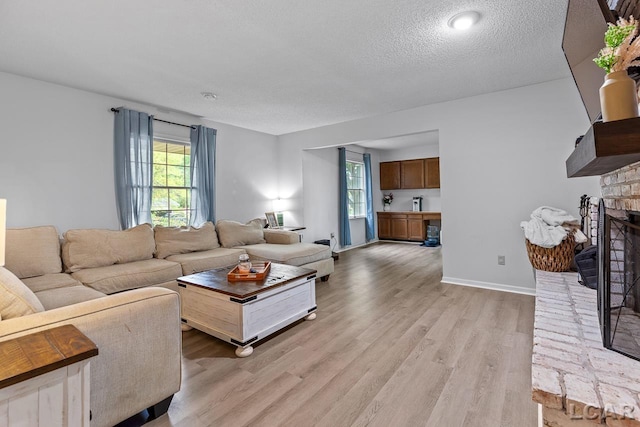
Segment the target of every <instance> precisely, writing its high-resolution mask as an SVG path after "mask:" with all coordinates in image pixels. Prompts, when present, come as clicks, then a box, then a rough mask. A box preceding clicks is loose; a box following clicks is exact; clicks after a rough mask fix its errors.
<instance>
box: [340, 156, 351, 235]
mask: <svg viewBox="0 0 640 427" xmlns="http://www.w3.org/2000/svg"><path fill="white" fill-rule="evenodd" d="M338 169H339V170H340V180H339V182H340V245H341V246H343V247H344V246H349V245H351V228H350V227H349V201H348V200H347V198H348V194H347V153H346V151H345V149H344V147H340V148H338Z"/></svg>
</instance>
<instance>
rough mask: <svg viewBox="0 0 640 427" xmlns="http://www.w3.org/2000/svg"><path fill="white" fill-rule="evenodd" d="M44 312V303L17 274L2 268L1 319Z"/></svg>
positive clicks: (0, 273)
mask: <svg viewBox="0 0 640 427" xmlns="http://www.w3.org/2000/svg"><path fill="white" fill-rule="evenodd" d="M41 311H44V307H43V306H42V303H41V302H40V300H39V299H38V297H36V294H34V293H33V292H32V291H31V289H29V288H28V287H27V285H25V284H24V283H23V282H22V280H20V279H18V278H17V277H16V275H15V274H13V273H12V272H10V271H9V270H7V269H6V268H4V267H0V317H1V318H2V319H11V318H14V317H21V316H25V315H27V314H33V313H39V312H41Z"/></svg>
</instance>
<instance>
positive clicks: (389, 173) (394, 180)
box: [380, 162, 400, 190]
mask: <svg viewBox="0 0 640 427" xmlns="http://www.w3.org/2000/svg"><path fill="white" fill-rule="evenodd" d="M398 188H400V162H381V163H380V189H381V190H397V189H398Z"/></svg>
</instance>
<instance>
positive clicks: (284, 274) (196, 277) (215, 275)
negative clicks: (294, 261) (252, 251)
mask: <svg viewBox="0 0 640 427" xmlns="http://www.w3.org/2000/svg"><path fill="white" fill-rule="evenodd" d="M233 267H235V266H231V267H222V268H216V269H214V270H209V271H203V272H202V273H196V274H190V275H188V276H183V277H179V278H178V284H185V285H194V286H199V287H201V288H206V289H210V290H213V291H216V292H220V293H222V294H226V295H230V296H233V297H236V298H240V299H244V298H247V297H250V296H252V295H256V294H259V293H261V292H265V291H267V290H270V289H273V288H276V287H278V286H284V285H286V284H287V283H290V282H292V281H294V280H296V279H299V278H301V277H309V278H311V277H315V274H316V270H312V269H310V268H304V267H295V266H292V265H285V264H276V263H274V262H272V263H271V270H270V271H269V276H268V277H267V278H266V279H265V280H264V281H259V282H249V281H242V282H229V281H228V280H227V273H229V272H230V271H231V269H233Z"/></svg>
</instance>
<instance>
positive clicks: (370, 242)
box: [333, 240, 377, 253]
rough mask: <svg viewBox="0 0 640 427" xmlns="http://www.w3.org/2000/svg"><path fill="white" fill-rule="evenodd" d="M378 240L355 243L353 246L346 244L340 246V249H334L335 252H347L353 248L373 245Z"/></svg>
mask: <svg viewBox="0 0 640 427" xmlns="http://www.w3.org/2000/svg"><path fill="white" fill-rule="evenodd" d="M376 242H377V240H371V241H369V242H366V243H361V244H359V245H353V246H351V245H349V246H345V247H344V248H343V247H340V249H334V250H333V252H336V253H340V252H346V251H350V250H351V249H358V248H363V247H365V246H369V245H371V244H373V243H376Z"/></svg>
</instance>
